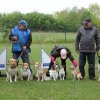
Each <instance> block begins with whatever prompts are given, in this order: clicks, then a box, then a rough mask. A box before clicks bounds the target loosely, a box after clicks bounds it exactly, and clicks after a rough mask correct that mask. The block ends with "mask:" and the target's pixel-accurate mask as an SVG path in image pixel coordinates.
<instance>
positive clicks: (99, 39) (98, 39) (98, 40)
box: [95, 30, 100, 51]
mask: <svg viewBox="0 0 100 100" xmlns="http://www.w3.org/2000/svg"><path fill="white" fill-rule="evenodd" d="M95 42H96V51H99V49H100V36H99V32H98V30H96V33H95Z"/></svg>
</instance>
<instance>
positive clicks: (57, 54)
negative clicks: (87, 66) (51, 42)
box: [50, 46, 74, 62]
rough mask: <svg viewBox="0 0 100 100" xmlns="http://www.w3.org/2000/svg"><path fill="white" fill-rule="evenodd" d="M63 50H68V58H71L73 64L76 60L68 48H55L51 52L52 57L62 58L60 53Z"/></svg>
mask: <svg viewBox="0 0 100 100" xmlns="http://www.w3.org/2000/svg"><path fill="white" fill-rule="evenodd" d="M61 49H66V50H67V58H69V59H70V60H71V61H72V62H73V60H74V58H73V56H72V55H71V52H70V50H69V49H68V48H66V47H64V46H56V47H54V48H53V50H52V51H51V54H50V55H51V56H52V57H54V58H55V59H56V58H57V57H60V51H61ZM67 58H66V59H67Z"/></svg>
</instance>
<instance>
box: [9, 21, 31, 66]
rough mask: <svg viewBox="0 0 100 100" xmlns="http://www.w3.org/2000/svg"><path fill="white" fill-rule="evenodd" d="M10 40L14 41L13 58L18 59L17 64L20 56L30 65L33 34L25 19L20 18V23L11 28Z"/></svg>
mask: <svg viewBox="0 0 100 100" xmlns="http://www.w3.org/2000/svg"><path fill="white" fill-rule="evenodd" d="M9 40H10V41H12V53H13V58H14V59H16V60H18V61H17V66H18V62H19V58H20V57H21V59H22V61H23V63H29V65H30V60H29V53H30V52H31V49H30V45H31V43H32V35H31V32H30V30H29V29H28V24H27V22H26V21H25V20H20V21H19V23H18V25H17V26H15V27H14V28H13V29H12V30H11V34H10V35H9Z"/></svg>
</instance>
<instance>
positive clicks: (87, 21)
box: [83, 18, 91, 24]
mask: <svg viewBox="0 0 100 100" xmlns="http://www.w3.org/2000/svg"><path fill="white" fill-rule="evenodd" d="M89 22H91V19H89V18H86V19H84V22H83V23H84V24H86V23H89Z"/></svg>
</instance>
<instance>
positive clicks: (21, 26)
mask: <svg viewBox="0 0 100 100" xmlns="http://www.w3.org/2000/svg"><path fill="white" fill-rule="evenodd" d="M27 25H28V24H27V22H26V21H25V20H20V21H19V24H18V26H19V29H20V30H25V29H26V28H27Z"/></svg>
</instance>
